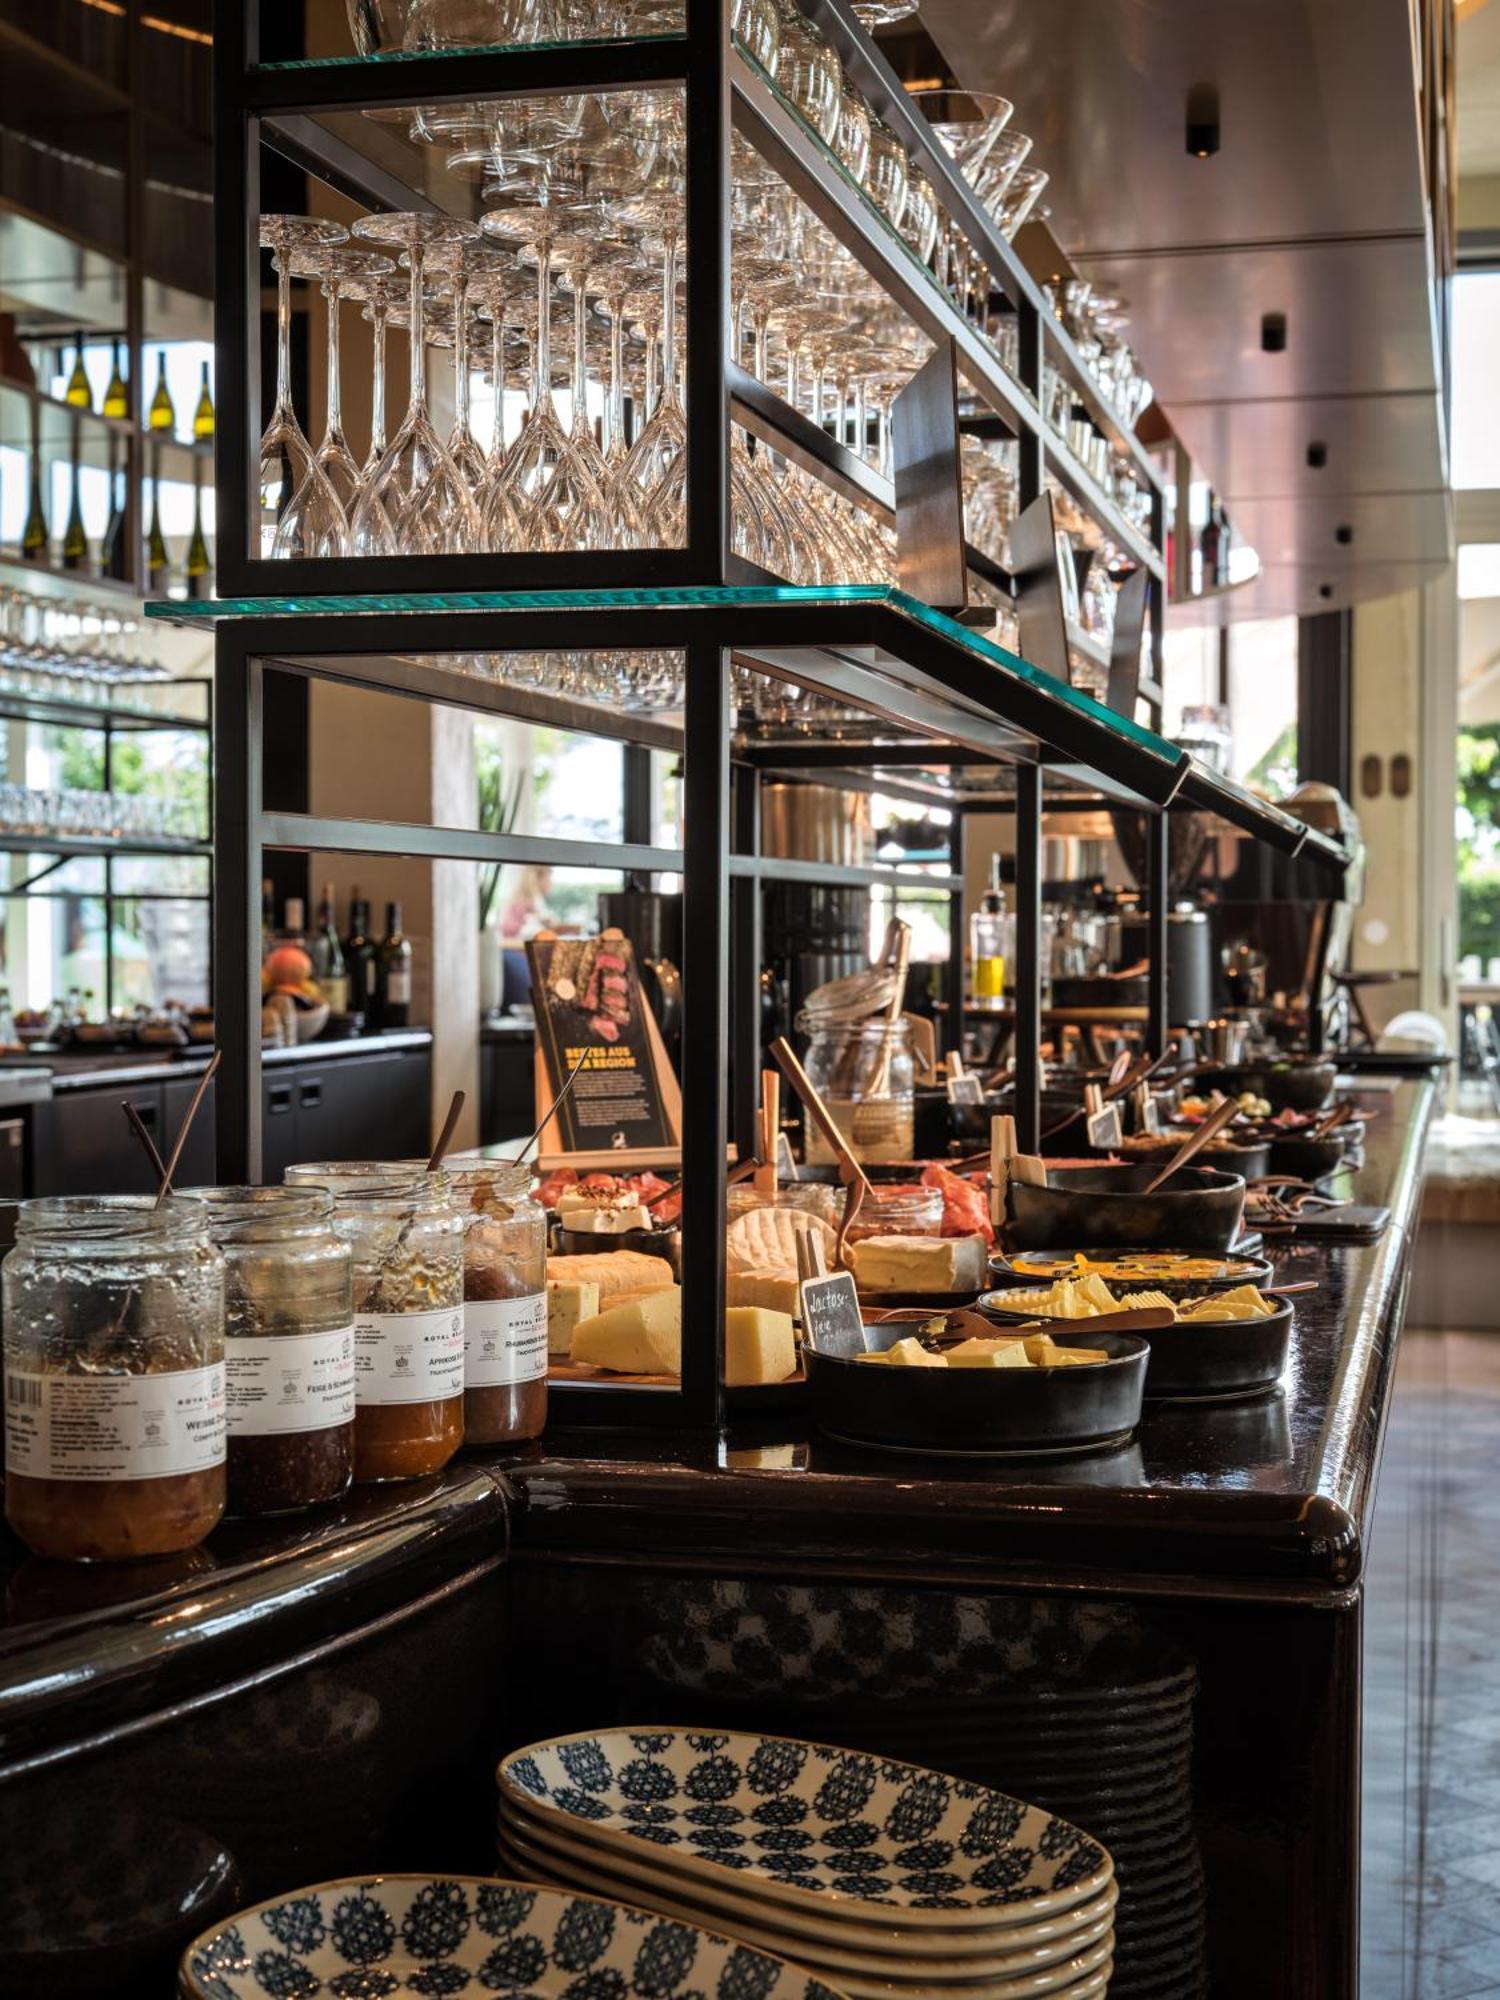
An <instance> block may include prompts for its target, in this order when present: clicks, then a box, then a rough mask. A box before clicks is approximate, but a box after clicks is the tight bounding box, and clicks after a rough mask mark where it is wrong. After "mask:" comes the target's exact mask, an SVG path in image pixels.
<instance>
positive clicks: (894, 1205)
mask: <svg viewBox="0 0 1500 2000" xmlns="http://www.w3.org/2000/svg"><path fill="white" fill-rule="evenodd" d="M942 1233H943V1190H942V1189H941V1188H935V1187H873V1188H871V1190H870V1192H869V1193H868V1194H867V1195H866V1196H865V1198H864V1200H863V1201H862V1202H861V1203H860V1205H859V1210H858V1212H857V1214H856V1215H855V1218H854V1220H853V1221H852V1222H851V1223H850V1225H849V1229H848V1233H847V1237H846V1241H848V1242H850V1243H858V1242H859V1241H860V1240H861V1239H862V1238H863V1237H866V1236H941V1235H942Z"/></svg>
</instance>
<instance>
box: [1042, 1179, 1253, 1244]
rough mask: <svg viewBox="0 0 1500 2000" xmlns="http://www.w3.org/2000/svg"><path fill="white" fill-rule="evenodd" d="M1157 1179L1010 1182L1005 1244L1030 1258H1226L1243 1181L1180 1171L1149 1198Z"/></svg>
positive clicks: (1242, 1198)
mask: <svg viewBox="0 0 1500 2000" xmlns="http://www.w3.org/2000/svg"><path fill="white" fill-rule="evenodd" d="M1160 1171H1161V1169H1160V1167H1157V1166H1154V1165H1153V1166H1141V1167H1109V1166H1099V1167H1049V1169H1048V1171H1047V1185H1046V1186H1045V1187H1033V1186H1031V1185H1030V1184H1029V1183H1027V1182H1024V1181H1012V1182H1011V1184H1010V1192H1009V1196H1008V1200H1009V1205H1010V1216H1011V1236H1012V1239H1013V1240H1014V1241H1015V1242H1016V1243H1017V1244H1020V1245H1022V1246H1023V1247H1025V1248H1027V1249H1032V1250H1049V1249H1054V1248H1058V1247H1062V1246H1070V1245H1072V1244H1075V1243H1093V1244H1097V1245H1098V1246H1100V1247H1101V1248H1110V1249H1117V1250H1148V1249H1153V1248H1155V1247H1156V1246H1158V1245H1160V1244H1164V1243H1170V1244H1173V1245H1175V1246H1176V1247H1177V1248H1178V1249H1182V1250H1205V1251H1224V1250H1227V1249H1228V1248H1229V1246H1230V1244H1231V1243H1232V1242H1233V1241H1234V1239H1235V1237H1236V1236H1238V1234H1239V1232H1240V1219H1241V1217H1242V1216H1243V1214H1244V1212H1245V1182H1244V1177H1243V1176H1242V1175H1240V1174H1230V1173H1223V1172H1221V1171H1220V1170H1219V1169H1218V1168H1217V1167H1199V1166H1186V1167H1183V1168H1181V1169H1179V1171H1178V1172H1177V1173H1175V1174H1174V1175H1173V1176H1172V1178H1171V1180H1169V1181H1168V1182H1167V1184H1166V1185H1165V1187H1161V1188H1158V1189H1157V1190H1156V1192H1155V1193H1154V1194H1148V1193H1147V1192H1146V1190H1147V1188H1148V1187H1149V1186H1150V1184H1151V1182H1152V1181H1153V1180H1155V1178H1156V1176H1157V1174H1158V1173H1160Z"/></svg>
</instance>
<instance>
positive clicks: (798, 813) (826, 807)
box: [760, 784, 875, 868]
mask: <svg viewBox="0 0 1500 2000" xmlns="http://www.w3.org/2000/svg"><path fill="white" fill-rule="evenodd" d="M760 810H761V849H762V852H763V853H765V854H768V855H775V856H777V857H778V858H783V859H788V860H796V861H826V862H829V863H831V864H835V865H837V866H838V867H841V868H868V867H869V866H870V864H871V862H872V861H873V860H874V854H875V840H874V834H873V832H872V831H871V822H870V799H869V795H868V794H867V793H865V792H843V791H835V790H834V789H833V788H832V787H831V786H829V785H799V784H774V785H766V786H764V787H763V788H762V791H761V806H760Z"/></svg>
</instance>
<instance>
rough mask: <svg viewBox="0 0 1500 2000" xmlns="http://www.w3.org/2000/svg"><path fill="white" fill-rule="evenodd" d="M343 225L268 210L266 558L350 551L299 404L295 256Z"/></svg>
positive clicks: (327, 240)
mask: <svg viewBox="0 0 1500 2000" xmlns="http://www.w3.org/2000/svg"><path fill="white" fill-rule="evenodd" d="M348 235H349V232H348V230H347V229H345V227H344V225H343V224H342V223H341V222H330V221H327V220H325V219H324V218H323V217H321V216H316V215H263V216H262V217H261V219H260V245H261V248H262V249H263V250H269V251H270V252H271V253H272V258H273V260H274V263H275V268H276V404H275V407H274V408H273V410H272V411H271V421H270V422H269V423H268V424H267V425H266V428H265V431H264V432H263V433H262V436H261V440H260V552H261V554H262V556H272V555H278V556H333V555H342V554H343V552H344V525H345V524H344V511H343V509H342V507H340V505H339V502H338V496H337V494H335V492H334V491H333V488H332V487H331V486H330V485H329V484H328V481H327V480H326V479H325V478H324V477H323V474H322V473H321V472H320V471H319V470H318V468H317V466H316V465H315V464H314V463H313V451H312V446H311V445H310V444H309V443H308V442H307V438H306V436H305V435H304V433H303V430H302V426H301V424H299V423H298V421H297V413H296V411H295V410H294V409H293V407H292V359H291V356H292V261H293V259H294V257H295V256H296V255H297V254H298V253H299V252H301V251H306V250H309V249H311V248H313V247H314V246H316V245H323V246H325V247H327V246H331V245H332V244H335V243H343V242H345V241H346V240H347V238H348ZM303 486H306V487H307V492H306V494H305V495H303V496H302V504H301V505H300V506H299V508H298V510H297V514H296V517H295V522H294V527H293V530H292V531H290V532H289V533H288V535H287V537H286V539H285V542H284V544H283V545H281V546H278V529H279V526H280V523H281V520H282V518H283V516H284V515H286V514H288V513H289V512H290V510H291V508H292V503H293V500H294V499H295V498H297V497H298V495H299V491H300V489H301V488H302V487H303Z"/></svg>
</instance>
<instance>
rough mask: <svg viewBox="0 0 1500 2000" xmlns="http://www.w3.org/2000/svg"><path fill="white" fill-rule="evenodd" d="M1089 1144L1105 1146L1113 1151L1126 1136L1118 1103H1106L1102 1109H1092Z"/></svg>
mask: <svg viewBox="0 0 1500 2000" xmlns="http://www.w3.org/2000/svg"><path fill="white" fill-rule="evenodd" d="M1088 1134H1089V1144H1090V1145H1091V1146H1103V1147H1106V1148H1107V1149H1108V1150H1110V1151H1113V1150H1114V1148H1115V1147H1116V1146H1118V1145H1119V1143H1120V1141H1121V1139H1122V1138H1123V1137H1124V1136H1125V1135H1124V1132H1123V1130H1122V1129H1121V1125H1120V1107H1119V1105H1118V1104H1106V1105H1104V1106H1103V1108H1102V1109H1101V1110H1098V1111H1091V1112H1090V1113H1089V1121H1088Z"/></svg>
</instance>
